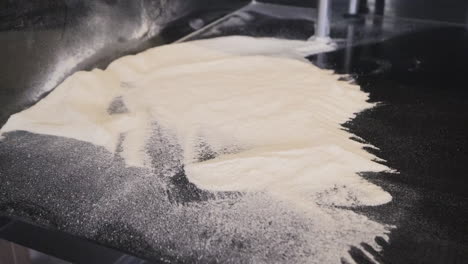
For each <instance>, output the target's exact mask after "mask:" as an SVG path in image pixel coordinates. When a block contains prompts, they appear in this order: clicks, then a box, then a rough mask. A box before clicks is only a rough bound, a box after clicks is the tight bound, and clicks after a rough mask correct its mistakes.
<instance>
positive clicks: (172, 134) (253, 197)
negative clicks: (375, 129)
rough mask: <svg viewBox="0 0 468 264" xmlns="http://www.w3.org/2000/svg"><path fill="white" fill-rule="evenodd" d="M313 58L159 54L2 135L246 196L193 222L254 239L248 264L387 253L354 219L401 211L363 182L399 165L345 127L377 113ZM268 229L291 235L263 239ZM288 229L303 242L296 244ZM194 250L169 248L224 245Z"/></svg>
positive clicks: (64, 91) (177, 48) (379, 227)
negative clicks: (365, 247)
mask: <svg viewBox="0 0 468 264" xmlns="http://www.w3.org/2000/svg"><path fill="white" fill-rule="evenodd" d="M306 50H307V42H302V41H287V40H277V39H255V38H247V37H224V38H218V39H211V40H201V41H193V42H187V43H179V44H172V45H166V46H162V47H157V48H153V49H150V50H147V51H145V52H142V53H140V54H138V55H135V56H127V57H124V58H121V59H119V60H116V61H114V62H113V63H112V64H110V65H109V67H108V68H107V69H106V70H105V71H102V70H93V71H91V72H77V73H75V74H74V75H72V76H70V77H69V78H68V79H66V80H65V81H64V82H63V83H62V84H61V85H59V86H58V87H57V88H56V89H55V90H54V91H53V92H52V93H51V94H49V95H48V96H47V97H46V98H44V99H43V100H42V101H40V102H39V103H37V104H36V105H35V106H33V107H31V108H30V109H27V110H25V111H23V112H21V113H18V114H16V115H13V116H12V117H11V118H10V119H9V120H8V122H7V123H6V125H5V126H4V127H3V128H2V129H1V131H0V132H1V133H7V132H10V131H17V130H25V131H30V132H33V133H38V134H46V135H54V136H60V137H68V138H73V139H77V140H81V141H86V142H90V143H93V144H95V145H98V146H102V147H105V148H106V149H107V150H108V151H109V152H111V153H116V155H120V156H121V157H122V158H123V159H124V160H125V162H126V164H127V166H129V167H140V168H144V169H145V170H148V171H151V173H150V174H155V175H156V174H157V175H163V177H166V178H171V177H174V174H175V171H176V169H175V168H180V167H183V168H184V171H185V174H186V176H187V178H188V180H189V181H190V182H191V183H194V184H195V185H196V186H197V187H198V188H200V189H202V190H205V191H209V192H213V193H216V192H226V191H232V192H241V193H243V194H244V196H243V198H242V199H241V200H240V201H239V202H238V203H236V205H235V206H232V205H228V204H225V203H224V202H226V203H227V201H225V200H223V199H216V198H213V199H211V200H209V201H207V202H203V203H201V204H200V205H197V206H196V207H197V208H199V207H204V210H203V211H204V212H206V213H209V215H210V216H211V218H209V220H208V219H205V220H204V218H203V217H201V216H200V215H197V214H195V213H193V212H190V211H191V210H194V209H193V208H192V209H191V207H188V208H187V209H185V210H187V212H186V213H185V214H186V215H187V216H189V215H190V217H191V218H197V220H198V221H200V223H199V228H200V226H203V225H204V224H206V225H213V221H216V222H217V223H218V224H217V225H219V226H218V228H219V230H224V231H223V232H221V233H226V232H225V231H226V230H230V229H231V228H232V230H231V231H232V232H233V233H239V232H240V233H241V237H243V238H247V237H250V238H249V239H250V240H249V241H255V242H252V244H251V245H250V246H251V247H250V248H249V249H246V250H244V251H245V252H244V253H245V254H247V255H246V256H244V257H247V258H248V259H249V261H251V262H254V263H256V262H268V261H271V259H269V258H268V254H269V252H270V251H271V250H278V247H282V248H283V249H284V250H288V256H289V257H288V258H289V259H290V260H295V261H294V262H299V263H325V262H326V263H328V262H337V261H340V259H341V258H343V257H344V258H346V256H347V250H348V249H349V247H350V246H351V245H356V246H358V245H359V244H360V243H361V242H365V243H368V244H371V245H373V246H374V247H376V248H378V246H377V245H376V244H375V243H374V242H373V241H374V238H375V237H376V236H382V237H385V235H386V234H387V233H388V231H389V227H388V226H385V225H383V224H380V223H376V222H374V221H371V220H369V219H367V218H366V217H364V216H362V215H359V214H356V213H354V212H352V211H351V210H348V209H343V207H344V206H345V207H352V206H374V205H380V204H384V203H387V202H389V201H390V200H391V196H390V195H389V194H388V193H387V192H385V191H384V190H382V189H381V188H380V187H378V186H376V185H374V184H371V183H369V182H368V181H366V180H364V179H363V178H362V177H360V176H359V174H358V173H359V172H364V171H383V170H388V168H387V167H386V166H384V165H382V164H380V163H376V162H375V159H376V157H374V156H373V155H371V154H370V153H368V152H367V151H365V150H363V144H361V143H359V142H356V141H353V140H351V139H349V138H350V136H351V135H350V134H349V133H348V132H347V131H345V130H343V128H342V127H341V124H342V123H344V122H346V121H348V120H349V119H350V118H352V117H353V116H354V114H355V113H357V112H359V111H362V110H364V109H366V108H369V107H372V104H370V103H368V102H367V99H368V96H367V94H365V93H364V92H362V91H360V88H359V87H358V86H356V85H352V84H349V83H346V82H343V81H339V80H338V79H339V77H340V76H337V75H335V74H333V73H332V72H330V71H325V70H322V69H319V68H317V67H315V66H313V65H311V64H310V63H308V62H307V61H305V60H304V59H302V58H303V55H304V54H303V52H304V51H306ZM156 132H157V133H156ZM155 134H157V137H158V138H159V139H160V140H161V142H162V141H164V142H165V143H164V144H165V145H169V146H173V148H174V151H171V153H170V154H164V155H166V156H170V158H169V159H167V158H165V159H164V164H157V159H158V158H157V155H156V154H155V153H154V152H155V151H156V152H158V143H155V141H154V135H155ZM166 150H167V149H166ZM159 151H160V150H159ZM161 155H163V154H161ZM155 164H157V165H155ZM161 184H164V181H162V182H161ZM136 186H139V185H138V184H135V185H130V186H129V188H130V189H131V188H136ZM259 196H261V197H263V198H262V199H259V198H258V197H259ZM265 197H268V198H265ZM229 204H231V202H229ZM285 208H288V209H285ZM197 212H199V211H197ZM227 212H232V214H231V213H227ZM168 214H169V213H168ZM239 217H240V218H241V219H237V218H239ZM213 219H216V220H213ZM266 219H276V220H278V221H279V222H280V223H281V224H280V225H278V226H273V227H270V228H269V229H268V230H266V229H265V230H259V229H258V228H260V226H261V225H260V224H259V223H262V222H264V221H267V220H266ZM197 220H194V221H197ZM252 221H254V222H257V224H255V223H252ZM231 222H232V223H231ZM293 222H294V224H291V223H293ZM230 223H231V224H230ZM239 223H242V224H239ZM275 223H276V221H275ZM288 223H290V224H288ZM288 226H289V227H288ZM262 228H263V227H262ZM288 228H290V229H291V228H294V229H297V230H290V232H291V234H292V233H299V234H300V236H299V237H298V236H295V237H291V238H290V239H287V240H288V241H285V232H286V231H287V229H288ZM298 228H299V229H300V231H299V230H298ZM177 229H178V227H174V228H173V229H171V228H168V230H172V231H171V232H173V234H167V237H166V238H165V239H168V240H171V239H173V240H174V241H175V240H180V237H178V236H177V235H176V233H177V232H178V231H177ZM142 231H145V230H142ZM145 232H150V231H148V230H146V231H145ZM169 233H170V232H169ZM227 233H229V232H227ZM286 233H288V232H286ZM148 236H151V234H149V235H148ZM155 236H156V234H155ZM213 236H215V235H213ZM154 239H155V240H158V239H157V238H154ZM186 239H187V241H185V242H184V241H177V242H174V241H172V242H171V243H172V244H171V245H172V246H174V245H175V247H176V250H179V251H180V252H188V251H197V250H199V251H200V252H202V251H203V250H207V251H210V254H214V253H213V252H214V251H216V250H219V249H220V248H222V246H221V244H222V243H221V242H218V243H220V245H219V246H218V248H217V249H215V248H210V246H207V245H206V244H204V245H203V246H200V248H198V246H197V243H196V241H197V239H198V240H200V237H199V236H196V235H194V237H187V238H186ZM159 243H161V241H159ZM168 243H169V242H168ZM202 255H203V254H202ZM233 261H234V259H233Z"/></svg>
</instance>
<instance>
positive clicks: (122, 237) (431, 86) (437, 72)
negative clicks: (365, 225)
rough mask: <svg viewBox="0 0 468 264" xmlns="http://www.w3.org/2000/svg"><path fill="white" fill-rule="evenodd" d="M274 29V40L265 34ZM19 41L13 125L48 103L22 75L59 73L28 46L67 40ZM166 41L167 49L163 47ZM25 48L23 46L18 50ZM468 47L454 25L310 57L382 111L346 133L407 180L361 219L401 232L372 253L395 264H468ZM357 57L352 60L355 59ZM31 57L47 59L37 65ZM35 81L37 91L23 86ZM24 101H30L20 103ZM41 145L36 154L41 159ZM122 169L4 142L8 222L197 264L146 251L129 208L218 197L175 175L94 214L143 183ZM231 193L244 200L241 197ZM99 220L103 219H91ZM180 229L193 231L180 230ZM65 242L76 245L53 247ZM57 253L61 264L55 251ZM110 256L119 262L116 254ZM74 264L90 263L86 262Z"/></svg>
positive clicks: (58, 147)
mask: <svg viewBox="0 0 468 264" xmlns="http://www.w3.org/2000/svg"><path fill="white" fill-rule="evenodd" d="M110 2H112V1H109V3H110ZM215 13H216V12H215ZM221 13H222V12H220V13H216V14H205V16H207V17H210V18H214V17H218V16H219V14H221ZM201 14H202V13H197V12H194V13H193V17H192V15H186V19H187V20H191V19H196V18H199V17H200V16H202V15H201ZM55 19H58V18H55ZM260 22H261V23H259V25H258V28H255V32H254V33H252V34H254V35H255V34H256V35H258V34H264V36H269V35H271V34H273V33H278V32H276V31H273V30H272V29H274V28H278V27H283V26H282V25H280V24H277V23H276V22H271V21H267V20H261V21H260ZM41 23H42V22H41ZM51 23H52V22H51ZM54 23H55V22H54ZM288 23H290V24H291V25H292V26H293V27H295V28H296V29H297V28H298V26H302V27H303V28H299V29H297V31H296V32H295V33H294V34H292V33H291V32H289V31H288V30H287V27H284V30H283V32H279V33H278V34H286V36H288V37H297V38H306V37H307V36H308V35H309V34H311V33H312V32H313V27H312V25H311V24H310V25H309V24H305V25H304V24H301V23H300V21H296V20H293V21H289V22H288ZM38 24H40V23H38ZM46 24H47V23H46ZM40 25H42V24H40ZM54 25H55V24H54ZM262 25H263V27H262ZM265 25H266V26H265ZM168 26H171V27H173V28H175V29H177V30H178V31H182V32H183V34H186V33H187V32H189V31H190V28H189V27H187V23H184V22H181V21H174V22H173V23H171V24H170V25H168ZM48 27H50V25H48ZM265 28H267V29H268V30H267V31H265V30H264V29H265ZM303 29H304V31H303ZM177 30H175V31H171V30H168V29H166V30H163V31H162V35H160V36H158V37H156V38H157V40H155V39H154V38H153V39H152V40H148V41H149V44H148V43H146V44H144V45H143V44H141V43H142V42H138V43H137V44H132V45H136V46H131V48H128V47H127V46H126V45H127V44H125V45H123V46H121V47H120V48H121V49H122V50H121V51H120V53H119V52H117V53H115V51H113V52H114V53H115V54H113V55H112V56H110V55H109V54H110V53H109V54H107V53H106V54H107V55H102V54H101V55H99V56H101V57H99V56H98V57H99V58H93V59H92V60H89V61H88V62H86V63H84V64H83V66H80V67H82V68H89V67H92V66H93V65H97V66H101V67H104V66H105V65H106V63H108V62H109V61H110V60H111V58H113V56H118V55H116V54H120V55H122V54H127V53H132V52H136V51H138V50H140V49H144V48H145V47H147V46H152V45H153V46H154V45H157V44H158V43H164V42H165V41H172V40H175V39H177V35H178V34H177ZM232 33H239V34H242V33H245V34H248V33H249V32H238V31H237V32H236V31H233V32H232ZM299 33H300V34H299ZM11 34H13V33H11V32H9V33H2V32H0V36H3V37H6V38H8V39H9V40H10V41H11V42H9V43H7V44H5V42H2V43H3V44H0V45H6V47H7V50H8V51H9V52H13V54H15V53H14V51H15V50H16V52H17V53H16V55H18V56H19V55H21V54H20V53H19V51H22V50H26V52H29V55H27V54H25V55H24V58H23V59H21V56H19V57H15V56H11V57H8V60H9V61H8V65H9V66H4V68H2V69H1V71H2V73H3V72H4V71H6V72H8V73H12V74H18V75H13V76H15V77H14V78H12V77H11V76H10V77H8V76H7V75H2V76H3V78H11V79H5V80H6V81H5V82H4V80H3V79H2V80H1V81H2V82H0V83H1V84H2V85H4V84H5V83H7V84H9V85H8V86H2V87H0V95H1V97H0V103H1V107H0V111H2V112H1V115H3V116H0V124H2V121H3V122H4V121H5V120H6V117H7V116H9V115H10V114H11V113H14V112H17V111H19V110H21V109H23V108H24V107H27V106H28V105H30V104H32V103H34V102H35V101H37V99H38V97H29V95H30V94H31V91H30V90H28V89H32V87H34V86H33V85H32V84H34V82H37V80H36V81H34V78H33V80H31V79H27V78H26V79H25V80H23V79H21V78H23V77H24V76H27V75H26V74H24V73H23V74H20V73H19V69H18V68H15V67H19V66H22V65H25V64H26V62H28V60H32V61H36V62H37V64H35V66H34V65H33V66H31V67H32V68H33V69H35V70H33V71H31V72H29V73H31V74H33V73H35V74H36V75H34V76H42V75H43V74H46V73H47V72H44V71H43V69H41V67H42V66H44V67H46V68H47V67H48V66H47V65H49V63H51V61H49V60H48V57H47V56H45V57H41V56H39V55H38V53H37V50H36V49H37V48H40V47H36V46H34V45H32V46H28V45H31V44H27V40H28V39H30V38H32V39H33V41H32V42H33V44H34V43H36V41H38V39H39V38H42V37H44V38H46V39H49V40H54V39H55V38H56V37H57V38H59V37H58V36H59V35H54V36H56V37H52V38H48V37H47V36H46V35H47V33H45V32H44V33H37V34H38V35H37V37H31V35H29V34H25V35H23V36H22V37H19V39H15V38H12V35H11ZM15 34H16V33H15ZM20 34H21V33H20ZM35 34H36V33H35ZM53 34H58V33H53ZM66 34H68V33H66ZM183 34H181V36H182V35H183ZM288 34H290V35H288ZM291 34H292V35H291ZM164 36H166V38H167V40H164V41H161V39H162V38H164ZM69 38H70V40H68V41H69V42H67V43H72V42H73V38H72V37H71V36H70V37H69ZM19 40H24V41H26V42H21V41H19ZM16 41H18V42H16ZM116 41H117V40H116ZM158 41H159V42H158ZM40 42H42V41H39V43H40ZM52 42H53V41H50V42H48V43H49V44H48V45H44V47H43V49H44V50H46V51H47V52H49V53H48V54H54V53H55V50H54V48H53V47H50V46H49V45H50V43H52ZM15 43H18V45H19V46H15V45H16V44H15ZM20 43H21V44H20ZM21 45H23V46H21ZM67 47H68V48H70V47H73V45H71V46H67ZM466 47H468V32H467V31H466V30H465V29H463V28H456V27H445V28H434V29H431V30H426V31H420V32H412V33H408V34H406V35H402V36H399V37H396V38H393V39H390V40H386V41H384V42H382V43H377V44H369V45H364V46H358V47H353V48H352V49H350V50H349V49H348V50H339V51H336V52H332V53H328V54H323V55H319V56H313V57H311V58H310V59H311V60H312V61H314V62H316V63H317V64H319V65H320V66H321V67H327V68H331V69H334V70H336V71H337V72H339V73H350V74H351V75H352V76H353V77H354V78H355V79H356V81H357V83H359V84H360V85H361V86H362V88H363V90H364V91H366V92H369V93H370V98H371V101H374V102H380V104H379V105H378V106H377V107H376V108H373V109H370V110H367V111H364V112H363V113H360V114H359V115H358V116H357V117H356V118H355V119H354V120H353V121H351V122H349V123H347V124H345V127H347V128H348V129H350V131H351V132H353V133H354V134H356V135H357V136H359V137H361V138H363V139H364V140H365V141H367V142H369V143H371V144H372V145H374V146H376V147H378V148H379V149H380V150H379V151H375V150H371V149H370V150H369V151H372V152H374V153H375V154H376V155H377V156H378V157H380V158H382V159H384V160H386V161H387V163H388V165H389V166H390V167H391V168H394V169H396V170H397V171H398V172H399V173H398V174H385V173H379V174H375V175H369V177H368V179H369V180H370V181H373V182H375V183H376V184H378V185H380V186H382V187H383V188H384V189H385V190H387V191H389V192H390V193H391V194H392V196H393V201H392V202H391V203H389V204H387V205H383V206H378V207H370V208H369V207H366V208H359V209H357V211H360V212H362V213H364V214H366V215H368V216H369V217H371V218H373V219H376V220H378V221H380V222H384V223H389V224H394V225H395V226H396V229H394V230H393V231H392V233H391V234H390V241H389V242H388V243H387V242H385V241H383V240H380V239H378V238H376V239H377V240H378V242H379V243H380V244H381V245H382V247H383V250H382V252H373V251H372V249H371V248H369V250H368V252H367V253H368V254H375V255H376V256H377V257H378V258H380V259H381V260H382V262H384V263H465V262H466V260H467V259H468V192H467V191H466V190H467V189H468V179H467V177H468V136H467V135H468V110H467V108H468V87H467V84H466V78H467V77H468V68H467V67H466V61H468V49H467V48H466ZM58 48H59V49H60V47H58ZM65 50H66V49H65ZM350 55H351V60H349V58H350V57H349V56H350ZM31 56H38V58H36V59H33V58H31ZM109 56H110V57H109ZM41 58H42V59H43V60H41ZM103 58H104V59H103ZM98 61H101V62H99V63H98ZM102 61H104V62H102ZM106 61H107V62H106ZM345 69H346V70H345ZM70 71H72V69H71V70H70ZM0 78H1V77H0ZM18 79H19V80H20V81H19V83H20V84H21V85H18V86H17V87H16V88H15V87H13V86H11V84H16V83H17V82H15V81H16V80H18ZM26 81H28V82H31V83H29V84H22V82H26ZM28 85H29V86H28ZM23 90H24V92H23ZM21 94H24V96H25V97H27V98H29V99H28V100H26V101H24V100H20V99H19V98H20V96H21ZM2 118H3V119H2ZM31 146H33V147H36V148H35V149H32V150H31ZM44 146H46V147H44ZM83 153H84V154H88V155H89V158H88V159H87V160H85V161H82V160H81V159H80V157H82V156H83ZM92 155H97V156H99V157H100V159H94V156H92ZM112 159H113V157H111V156H110V155H109V153H106V152H105V150H103V149H101V148H96V147H94V146H92V145H90V144H84V143H80V142H76V141H73V140H67V139H57V138H55V137H50V136H31V135H30V134H28V133H24V132H15V133H11V134H9V135H8V136H7V139H6V140H5V141H4V142H2V143H0V181H1V184H0V211H1V214H3V215H8V216H9V217H14V218H19V219H22V220H24V221H28V222H30V223H33V224H35V225H39V226H41V227H45V228H47V229H50V230H61V231H62V232H66V233H68V234H73V235H77V236H83V234H82V233H81V228H83V226H86V225H87V224H86V223H93V222H100V223H104V224H102V225H99V226H98V227H97V230H93V229H92V225H91V227H88V226H86V228H88V229H89V230H91V231H90V232H89V233H86V234H85V235H84V236H86V237H87V238H89V239H90V240H92V241H94V242H96V243H100V244H103V245H106V246H110V247H113V248H118V249H120V250H122V251H125V252H130V253H133V254H136V255H139V256H142V257H146V258H151V259H154V260H160V261H166V262H190V261H191V259H182V260H181V259H176V258H171V256H165V255H160V254H159V253H158V252H155V251H154V249H153V248H151V245H148V244H147V243H146V242H145V241H146V238H145V236H146V234H145V233H144V232H142V231H141V230H135V229H132V228H131V227H128V226H126V225H125V224H124V223H123V222H121V221H119V220H118V219H124V218H125V217H130V216H129V215H126V212H125V211H129V213H131V212H134V211H138V210H134V209H132V210H130V209H129V210H126V209H125V208H126V207H127V208H138V209H141V210H143V209H147V210H155V211H158V212H164V210H166V207H165V205H164V203H161V204H160V205H158V204H154V203H150V202H148V201H145V198H146V197H147V195H150V194H152V193H154V192H161V193H162V192H163V191H164V192H166V194H167V196H168V200H169V201H168V202H170V203H178V204H181V205H184V204H185V203H187V202H197V201H204V200H207V199H209V198H210V197H209V196H208V194H206V193H204V192H201V191H200V190H198V189H196V188H195V187H194V186H193V185H191V184H189V183H188V182H187V180H186V178H185V177H184V175H183V168H180V171H179V173H178V174H177V175H178V176H176V177H174V182H172V183H171V186H172V187H171V189H170V190H160V189H158V188H157V187H155V186H147V185H145V182H142V183H141V184H139V185H138V186H139V187H140V189H141V194H140V195H139V196H136V197H133V199H130V200H119V201H118V202H119V204H118V205H117V206H116V207H118V209H115V208H105V207H102V208H95V205H94V202H96V201H99V200H106V199H117V200H118V199H119V198H118V197H117V198H116V197H114V196H113V195H112V191H115V192H116V193H117V192H119V191H121V186H122V185H124V183H125V180H124V179H128V178H129V177H130V178H132V177H133V178H135V179H137V178H138V177H137V175H138V173H139V172H138V171H135V170H133V169H128V168H125V166H124V165H123V164H122V163H117V164H112V165H110V162H109V161H110V160H112ZM57 164H67V166H66V167H57ZM102 169H104V171H105V173H103V172H102ZM83 171H85V173H84V174H85V175H80V177H78V176H77V175H79V174H83ZM44 175H47V177H44ZM179 176H180V177H179ZM113 188H115V189H113ZM224 195H226V194H224ZM227 195H233V196H235V194H227ZM106 196H109V197H106ZM101 206H102V205H101ZM114 206H115V205H114ZM93 211H96V212H100V214H97V215H94V214H92V213H89V212H93ZM160 220H161V221H163V219H160ZM2 221H5V220H2V219H0V224H3V223H2ZM177 221H179V220H177ZM16 223H17V227H18V229H10V230H15V232H21V231H24V232H29V233H32V234H35V233H34V232H38V233H41V232H42V233H41V235H44V236H47V237H49V238H50V239H51V240H50V241H54V242H51V243H50V244H48V246H49V247H50V250H51V251H54V248H55V250H56V254H60V252H62V253H64V251H65V250H64V249H63V248H62V249H60V246H65V245H69V246H70V247H77V248H80V247H79V246H76V244H75V246H72V244H67V243H63V244H58V245H57V244H56V245H55V246H54V243H56V241H64V240H63V239H65V241H66V240H68V241H72V240H74V237H67V235H66V234H65V233H59V234H60V235H56V232H55V231H52V232H50V233H49V232H48V231H47V232H46V231H44V230H46V229H42V231H41V229H38V231H31V229H33V227H31V226H29V225H25V224H22V223H18V222H16ZM180 223H183V222H182V221H181V222H180ZM164 224H167V225H168V224H170V223H164ZM174 225H175V226H177V227H180V229H183V226H181V225H178V223H175V224H174ZM10 227H11V226H10ZM36 228H37V227H36ZM0 229H1V227H0ZM28 230H29V231H28ZM11 232H13V231H11ZM5 234H6V233H3V234H1V236H4V237H7V236H8V238H9V239H11V240H14V239H23V240H27V239H28V238H24V237H21V236H16V235H13V233H7V234H6V235H5ZM167 235H169V234H167ZM57 236H59V237H60V236H65V237H62V238H59V239H56V238H54V237H57ZM75 239H76V238H75ZM29 242H30V241H29ZM23 243H26V242H23ZM59 243H60V242H59ZM82 243H85V241H82ZM87 246H88V245H86V243H85V246H82V247H81V249H82V250H83V251H84V252H85V251H87V250H91V249H86V247H87ZM31 247H32V246H31ZM57 248H58V249H57ZM46 250H47V249H46ZM57 250H58V251H57ZM91 251H92V250H91ZM91 251H90V252H91ZM48 253H51V254H53V252H48ZM109 254H110V255H111V256H113V255H112V254H113V253H112V254H111V253H109ZM350 254H351V255H352V256H353V257H354V258H355V259H356V260H357V261H358V262H359V263H368V259H367V257H366V256H365V255H364V253H363V252H361V251H360V250H359V249H357V248H351V249H350ZM103 256H104V255H103ZM75 261H78V262H80V261H79V260H76V259H75ZM108 261H109V262H110V261H113V260H110V259H109V260H108ZM81 262H83V263H84V262H85V261H81Z"/></svg>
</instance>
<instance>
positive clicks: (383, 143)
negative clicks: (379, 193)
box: [311, 28, 468, 263]
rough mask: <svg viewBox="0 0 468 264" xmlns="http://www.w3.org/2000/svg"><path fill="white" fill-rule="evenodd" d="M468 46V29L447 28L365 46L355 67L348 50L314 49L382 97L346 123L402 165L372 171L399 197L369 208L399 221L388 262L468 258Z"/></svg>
mask: <svg viewBox="0 0 468 264" xmlns="http://www.w3.org/2000/svg"><path fill="white" fill-rule="evenodd" d="M467 47H468V31H467V30H466V29H463V28H439V29H433V30H430V31H425V32H419V33H412V34H410V35H405V36H400V37H397V38H395V39H392V40H388V41H385V42H383V43H379V44H372V45H367V46H361V47H356V48H354V49H353V50H352V56H353V60H352V64H351V65H352V66H351V69H350V71H348V72H346V71H345V70H344V68H345V65H344V63H343V61H344V57H345V50H342V51H337V52H333V53H329V54H325V55H319V56H314V57H312V58H311V59H312V60H313V61H317V60H318V59H319V57H321V58H320V61H321V62H322V65H323V62H325V65H326V67H328V68H331V69H335V70H336V71H337V72H339V73H350V74H351V75H352V76H353V77H354V78H355V79H356V82H357V83H358V84H359V85H361V87H362V89H363V90H364V91H366V92H368V93H369V94H370V101H372V102H378V106H377V107H375V108H372V109H369V110H366V111H364V112H362V113H360V114H358V115H357V117H356V118H355V119H354V120H352V121H351V122H349V123H347V124H345V127H346V128H348V129H349V130H350V131H351V132H352V133H354V134H356V135H357V136H359V137H361V138H363V139H364V140H365V141H367V142H369V143H371V144H372V145H374V146H376V147H377V148H379V150H372V149H369V151H371V152H372V153H375V154H376V155H377V156H378V157H380V158H382V159H384V160H386V161H387V164H388V166H389V167H391V168H394V169H396V170H397V171H398V172H399V173H397V174H385V173H379V174H376V175H372V177H367V178H368V180H370V181H372V182H375V183H376V184H378V185H380V186H382V187H383V188H384V189H385V190H387V191H389V192H390V193H391V194H392V196H393V201H392V202H391V203H389V204H387V205H383V206H379V207H375V208H362V209H361V210H359V211H362V212H364V213H366V214H367V215H369V216H370V217H371V218H373V219H377V220H379V221H383V222H387V223H392V224H395V225H396V226H397V228H396V229H395V230H394V231H393V232H392V233H391V235H390V241H389V244H386V243H384V242H382V245H383V251H382V252H381V253H380V256H381V258H382V259H383V260H384V261H385V262H386V263H466V260H467V259H468V192H467V190H468V84H467V78H468V68H467V67H466V62H467V61H468V49H467ZM369 176H370V175H369ZM354 254H355V255H356V256H357V257H358V258H359V259H361V260H362V261H363V262H364V263H365V261H364V260H363V259H362V258H360V257H359V256H361V257H362V254H360V253H359V252H358V251H356V252H354Z"/></svg>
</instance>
